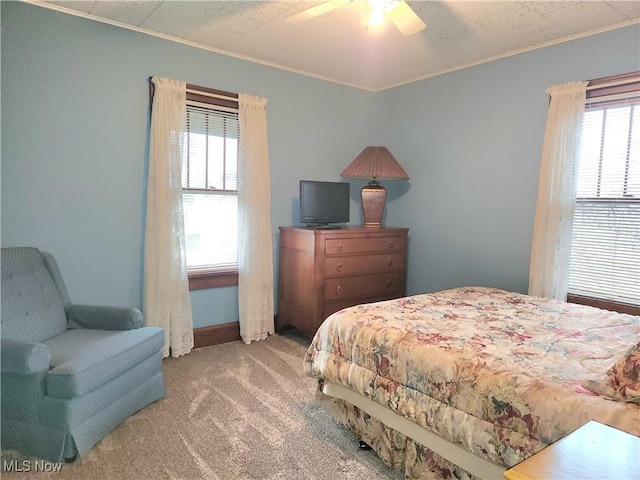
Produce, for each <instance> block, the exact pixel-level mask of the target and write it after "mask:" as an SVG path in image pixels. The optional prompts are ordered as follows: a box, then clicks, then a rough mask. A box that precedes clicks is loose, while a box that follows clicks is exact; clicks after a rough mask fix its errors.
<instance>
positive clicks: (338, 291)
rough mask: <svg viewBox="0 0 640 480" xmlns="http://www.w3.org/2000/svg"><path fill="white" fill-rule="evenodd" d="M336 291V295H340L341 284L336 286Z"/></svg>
mask: <svg viewBox="0 0 640 480" xmlns="http://www.w3.org/2000/svg"><path fill="white" fill-rule="evenodd" d="M336 293H337V294H338V295H342V285H338V286H337V287H336Z"/></svg>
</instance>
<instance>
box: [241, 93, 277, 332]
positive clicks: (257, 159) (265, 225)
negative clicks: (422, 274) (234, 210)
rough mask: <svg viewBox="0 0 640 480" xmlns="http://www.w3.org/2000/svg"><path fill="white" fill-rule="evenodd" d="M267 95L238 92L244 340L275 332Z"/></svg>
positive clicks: (242, 327)
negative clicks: (255, 95) (256, 95)
mask: <svg viewBox="0 0 640 480" xmlns="http://www.w3.org/2000/svg"><path fill="white" fill-rule="evenodd" d="M266 104H267V100H266V99H265V98H258V97H254V96H252V95H246V94H243V93H241V94H239V95H238V105H239V108H238V115H239V120H240V148H239V152H238V230H239V232H238V273H239V274H238V310H239V316H240V336H241V337H242V340H243V341H244V342H245V343H247V344H248V343H251V342H252V341H254V340H263V339H265V338H267V336H268V335H269V334H272V333H274V322H273V249H272V239H271V235H272V233H271V206H270V205H271V176H270V173H269V145H268V141H267V114H266V111H265V106H266Z"/></svg>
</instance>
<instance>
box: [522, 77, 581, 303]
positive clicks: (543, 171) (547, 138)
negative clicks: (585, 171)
mask: <svg viewBox="0 0 640 480" xmlns="http://www.w3.org/2000/svg"><path fill="white" fill-rule="evenodd" d="M587 83H588V82H570V83H563V84H559V85H554V86H553V87H550V88H548V89H547V93H548V94H549V95H550V96H551V100H550V102H549V112H548V114H547V127H546V131H545V134H544V145H543V147H542V159H541V163H540V179H539V183H538V200H537V204H536V215H535V222H534V227H533V241H532V244H531V261H530V265H529V294H530V295H535V296H541V297H548V298H556V299H559V300H566V296H567V270H568V267H569V251H570V247H571V229H572V226H573V212H574V210H575V204H576V171H577V165H576V163H577V156H578V154H579V143H580V130H581V125H582V116H583V113H584V110H585V100H586V87H587Z"/></svg>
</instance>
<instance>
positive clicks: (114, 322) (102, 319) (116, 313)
mask: <svg viewBox="0 0 640 480" xmlns="http://www.w3.org/2000/svg"><path fill="white" fill-rule="evenodd" d="M67 324H68V326H69V328H93V329H99V330H132V329H134V328H140V327H141V326H142V312H141V311H140V310H138V309H137V308H132V307H106V306H94V305H71V308H70V309H69V319H68V322H67Z"/></svg>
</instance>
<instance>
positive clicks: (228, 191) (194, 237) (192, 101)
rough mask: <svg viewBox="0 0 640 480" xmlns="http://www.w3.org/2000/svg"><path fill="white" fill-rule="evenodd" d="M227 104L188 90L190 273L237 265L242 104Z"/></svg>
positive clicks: (185, 156) (185, 151)
mask: <svg viewBox="0 0 640 480" xmlns="http://www.w3.org/2000/svg"><path fill="white" fill-rule="evenodd" d="M219 103H222V104H219ZM227 105H228V102H216V98H215V97H213V96H204V95H202V94H198V95H197V96H195V98H194V96H193V95H189V94H187V131H186V132H185V133H184V135H183V139H182V140H183V141H182V198H183V208H184V223H185V225H184V226H185V244H186V256H187V268H188V270H189V272H190V273H193V272H226V271H233V270H236V271H237V268H238V234H237V231H238V213H237V212H238V192H237V181H238V139H239V125H238V108H237V106H235V107H234V106H227Z"/></svg>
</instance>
